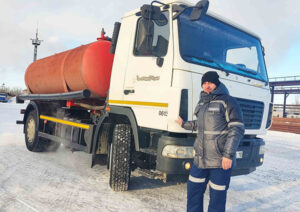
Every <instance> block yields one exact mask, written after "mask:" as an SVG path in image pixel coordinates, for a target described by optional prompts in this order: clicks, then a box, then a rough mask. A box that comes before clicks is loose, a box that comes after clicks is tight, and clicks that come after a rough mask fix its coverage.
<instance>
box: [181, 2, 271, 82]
mask: <svg viewBox="0 0 300 212" xmlns="http://www.w3.org/2000/svg"><path fill="white" fill-rule="evenodd" d="M191 10H192V9H190V8H188V9H186V10H185V11H184V12H183V13H182V14H181V15H180V16H179V18H178V24H179V43H180V44H179V45H180V53H181V56H182V58H183V59H184V60H185V61H187V62H190V63H195V64H200V65H204V66H208V67H212V68H216V69H220V70H223V71H226V72H231V73H235V74H239V75H243V76H246V77H250V78H254V79H257V80H260V81H264V82H268V77H267V73H266V68H265V64H264V58H263V53H262V47H261V43H260V40H259V39H258V38H256V37H254V36H252V35H250V34H248V33H246V32H243V31H241V30H239V29H237V28H235V27H233V26H231V25H229V24H226V23H224V22H221V21H220V20H217V19H215V18H213V17H211V16H209V15H205V16H203V17H201V19H200V20H198V21H190V19H189V15H190V13H191Z"/></svg>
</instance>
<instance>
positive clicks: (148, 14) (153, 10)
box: [141, 4, 162, 20]
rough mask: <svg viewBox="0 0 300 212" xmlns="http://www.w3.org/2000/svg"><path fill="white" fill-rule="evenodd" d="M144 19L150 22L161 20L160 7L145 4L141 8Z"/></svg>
mask: <svg viewBox="0 0 300 212" xmlns="http://www.w3.org/2000/svg"><path fill="white" fill-rule="evenodd" d="M141 12H142V14H141V15H142V17H143V18H145V19H150V20H159V19H160V18H161V14H162V13H161V11H160V7H157V6H153V5H148V4H144V5H143V6H142V7H141Z"/></svg>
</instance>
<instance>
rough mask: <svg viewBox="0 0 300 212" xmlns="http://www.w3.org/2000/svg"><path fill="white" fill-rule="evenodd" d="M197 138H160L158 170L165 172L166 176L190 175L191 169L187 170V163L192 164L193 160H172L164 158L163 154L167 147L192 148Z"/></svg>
mask: <svg viewBox="0 0 300 212" xmlns="http://www.w3.org/2000/svg"><path fill="white" fill-rule="evenodd" d="M194 141H195V138H194V137H189V138H186V137H185V138H179V137H171V136H162V137H160V138H159V142H158V147H157V161H156V170H158V171H161V172H164V173H166V174H183V175H188V174H189V169H186V168H185V165H186V164H187V163H190V164H192V163H193V160H194V159H193V158H192V157H191V158H170V157H164V156H163V154H162V152H163V150H164V148H165V147H166V146H167V145H176V146H182V147H192V146H193V145H194Z"/></svg>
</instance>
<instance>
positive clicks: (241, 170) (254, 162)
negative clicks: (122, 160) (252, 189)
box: [156, 136, 265, 176]
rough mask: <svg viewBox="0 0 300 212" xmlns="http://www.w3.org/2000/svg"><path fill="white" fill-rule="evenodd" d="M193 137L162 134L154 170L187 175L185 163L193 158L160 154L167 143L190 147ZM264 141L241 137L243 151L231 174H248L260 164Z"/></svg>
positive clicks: (240, 146)
mask: <svg viewBox="0 0 300 212" xmlns="http://www.w3.org/2000/svg"><path fill="white" fill-rule="evenodd" d="M194 142H195V137H188V138H186V137H184V138H181V137H171V136H162V137H160V138H159V142H158V147H157V161H156V170H158V171H161V172H164V173H166V174H180V175H181V174H182V175H188V174H189V169H186V166H185V165H186V163H190V164H192V163H193V158H192V157H191V158H170V157H164V156H163V155H162V152H163V149H164V148H165V147H166V146H167V145H177V146H183V147H192V146H193V145H194ZM263 145H265V142H264V140H263V139H261V138H243V139H242V140H241V142H240V145H239V147H238V150H237V151H239V152H241V151H242V152H243V154H242V158H237V159H236V165H235V166H234V168H233V169H232V176H237V175H244V174H249V173H251V172H253V171H255V170H256V167H258V166H261V165H262V164H263V160H264V154H263V153H262V154H261V153H260V148H261V146H263Z"/></svg>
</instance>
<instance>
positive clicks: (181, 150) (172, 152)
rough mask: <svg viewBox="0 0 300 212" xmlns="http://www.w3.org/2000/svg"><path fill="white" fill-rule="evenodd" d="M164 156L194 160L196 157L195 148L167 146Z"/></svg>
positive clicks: (163, 152)
mask: <svg viewBox="0 0 300 212" xmlns="http://www.w3.org/2000/svg"><path fill="white" fill-rule="evenodd" d="M162 156H163V157H166V158H193V157H194V156H195V151H194V147H191V146H176V145H166V146H165V147H164V149H163V151H162Z"/></svg>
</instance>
